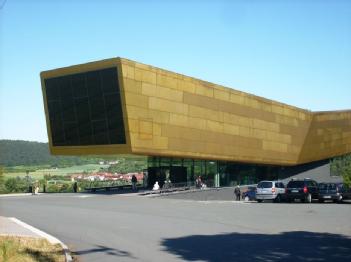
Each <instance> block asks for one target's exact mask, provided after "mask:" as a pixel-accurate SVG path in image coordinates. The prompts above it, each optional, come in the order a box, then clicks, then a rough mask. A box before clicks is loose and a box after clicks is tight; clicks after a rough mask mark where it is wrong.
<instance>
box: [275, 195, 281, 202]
mask: <svg viewBox="0 0 351 262" xmlns="http://www.w3.org/2000/svg"><path fill="white" fill-rule="evenodd" d="M281 201H282V198H281V196H280V195H277V197H276V198H275V199H274V202H276V203H280V202H281Z"/></svg>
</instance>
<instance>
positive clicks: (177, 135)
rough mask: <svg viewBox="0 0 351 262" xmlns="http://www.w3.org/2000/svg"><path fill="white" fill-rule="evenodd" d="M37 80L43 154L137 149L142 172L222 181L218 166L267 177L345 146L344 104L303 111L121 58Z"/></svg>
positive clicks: (350, 124)
mask: <svg viewBox="0 0 351 262" xmlns="http://www.w3.org/2000/svg"><path fill="white" fill-rule="evenodd" d="M41 82H42V90H43V97H44V105H45V113H46V121H47V129H48V137H49V144H50V151H51V153H52V154H61V155H83V154H141V155H146V156H150V158H149V159H150V160H149V163H150V168H149V172H151V173H152V172H153V171H152V170H154V172H155V173H162V172H160V170H164V169H165V168H167V167H168V169H169V170H170V171H171V173H174V175H173V177H174V179H175V180H177V178H176V177H178V178H181V179H180V180H189V179H193V178H194V176H196V175H199V174H200V175H201V174H203V175H204V176H207V173H209V171H208V170H212V171H211V172H212V173H213V174H212V173H211V174H212V175H211V174H209V175H208V176H207V177H208V178H209V179H211V178H212V179H214V180H216V182H215V183H216V184H217V185H219V184H221V185H223V184H228V183H227V182H222V183H221V182H220V180H221V178H220V177H216V175H217V176H220V175H218V174H220V173H221V172H222V173H223V172H224V173H226V172H227V173H228V172H229V171H228V170H229V169H230V168H228V163H233V164H234V163H236V167H235V168H233V167H231V168H232V169H233V170H232V171H231V172H232V173H240V172H241V171H242V169H247V168H249V167H250V166H255V167H260V168H261V171H260V172H261V173H262V168H263V169H264V170H265V171H264V172H263V173H265V174H270V175H271V174H272V173H274V172H273V171H272V170H275V169H279V170H281V169H282V167H288V166H298V165H301V164H306V163H310V162H315V161H320V160H325V159H330V158H333V157H335V156H339V155H344V154H347V153H350V152H351V110H348V111H330V112H311V111H308V110H304V109H300V108H297V107H293V106H290V105H286V104H283V103H279V102H276V101H272V100H268V99H265V98H262V97H258V96H254V95H251V94H247V93H244V92H240V91H236V90H233V89H230V88H227V87H223V86H220V85H216V84H212V83H209V82H206V81H202V80H199V79H195V78H192V77H188V76H184V75H181V74H177V73H173V72H170V71H167V70H163V69H160V68H156V67H153V66H149V65H145V64H140V63H137V62H134V61H131V60H127V59H123V58H113V59H108V60H102V61H97V62H92V63H87V64H82V65H75V66H70V67H65V68H60V69H55V70H50V71H45V72H42V73H41ZM151 156H153V157H151ZM197 162H198V163H200V164H199V166H197V165H196V163H197ZM162 163H163V164H162ZM223 163H226V164H225V166H226V168H224V169H223V168H222V169H223V170H224V171H223V170H222V171H221V165H223ZM211 165H214V166H215V167H213V166H211ZM242 166H245V168H240V167H242ZM278 167H279V168H278ZM152 168H154V169H152ZM239 169H240V170H239ZM249 169H250V168H249ZM172 170H173V172H172ZM174 170H176V171H174ZM225 170H227V171H225ZM267 170H268V171H267ZM279 172H280V171H279ZM279 172H278V173H279ZM229 173H230V172H229ZM244 173H245V172H244ZM246 173H248V174H249V175H247V176H249V177H251V178H247V179H248V180H252V176H254V175H252V172H251V173H250V172H246ZM256 173H257V172H256ZM158 175H159V174H158ZM224 176H225V175H224ZM224 176H223V175H222V177H223V179H222V180H223V181H233V179H229V180H228V179H227V178H225V177H224ZM234 176H235V175H234ZM243 176H244V175H243ZM271 176H272V175H271ZM239 177H240V179H239V180H242V176H240V175H239ZM236 178H237V176H236ZM178 180H179V179H178ZM239 180H238V179H237V180H236V182H245V181H239ZM229 184H230V182H229Z"/></svg>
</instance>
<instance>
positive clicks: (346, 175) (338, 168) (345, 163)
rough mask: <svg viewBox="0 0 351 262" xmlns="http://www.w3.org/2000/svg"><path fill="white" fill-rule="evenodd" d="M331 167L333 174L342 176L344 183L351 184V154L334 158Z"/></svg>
mask: <svg viewBox="0 0 351 262" xmlns="http://www.w3.org/2000/svg"><path fill="white" fill-rule="evenodd" d="M330 169H331V173H332V175H336V176H342V177H343V180H344V183H345V184H346V185H348V186H351V154H348V155H344V156H340V157H336V158H334V159H333V160H332V161H331V163H330Z"/></svg>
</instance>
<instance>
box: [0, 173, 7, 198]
mask: <svg viewBox="0 0 351 262" xmlns="http://www.w3.org/2000/svg"><path fill="white" fill-rule="evenodd" d="M2 193H6V187H5V178H4V175H3V168H2V166H0V194H2Z"/></svg>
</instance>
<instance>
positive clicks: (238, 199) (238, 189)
mask: <svg viewBox="0 0 351 262" xmlns="http://www.w3.org/2000/svg"><path fill="white" fill-rule="evenodd" d="M240 194H241V192H240V187H239V185H237V186H236V187H235V188H234V195H235V200H236V201H240Z"/></svg>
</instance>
